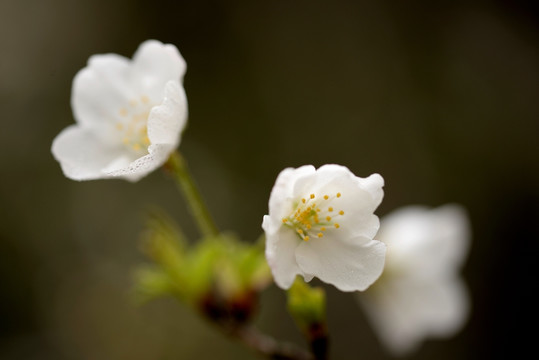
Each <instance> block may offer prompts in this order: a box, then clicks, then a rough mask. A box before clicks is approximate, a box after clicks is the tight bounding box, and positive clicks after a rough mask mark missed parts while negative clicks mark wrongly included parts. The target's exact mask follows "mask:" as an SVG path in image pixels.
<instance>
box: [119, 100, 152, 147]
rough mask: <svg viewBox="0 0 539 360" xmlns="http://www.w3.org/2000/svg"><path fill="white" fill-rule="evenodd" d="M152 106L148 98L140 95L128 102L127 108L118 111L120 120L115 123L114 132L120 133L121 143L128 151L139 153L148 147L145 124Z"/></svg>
mask: <svg viewBox="0 0 539 360" xmlns="http://www.w3.org/2000/svg"><path fill="white" fill-rule="evenodd" d="M153 106H154V105H153V104H152V103H151V102H150V98H149V97H148V96H146V95H142V96H141V97H140V98H138V99H131V100H129V103H128V106H125V107H122V108H121V109H120V110H119V115H120V119H119V120H118V121H117V122H116V130H118V132H120V136H121V139H122V143H123V144H124V145H125V146H126V147H127V148H128V149H130V150H133V151H135V152H141V151H145V150H146V149H147V148H148V145H150V139H149V138H148V128H147V123H148V117H149V116H150V110H151V109H152V107H153Z"/></svg>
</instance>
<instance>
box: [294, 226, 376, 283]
mask: <svg viewBox="0 0 539 360" xmlns="http://www.w3.org/2000/svg"><path fill="white" fill-rule="evenodd" d="M355 240H356V242H351V241H340V240H339V238H337V237H333V238H332V239H328V238H325V237H324V238H314V239H310V240H309V241H305V242H302V243H301V244H300V245H299V246H298V247H297V249H296V253H295V255H296V261H297V263H298V265H299V267H300V269H301V270H302V271H303V272H304V273H306V274H309V275H314V276H316V277H318V278H319V279H320V280H322V281H324V282H327V283H330V284H333V285H335V287H337V288H338V289H339V290H341V291H357V290H359V291H363V290H365V289H366V288H368V287H369V286H370V285H371V284H372V283H373V282H374V281H375V280H376V279H377V278H378V277H379V276H380V274H381V273H382V270H383V267H384V259H385V251H386V247H385V245H384V244H383V243H381V242H379V241H376V240H370V239H368V238H357V239H355Z"/></svg>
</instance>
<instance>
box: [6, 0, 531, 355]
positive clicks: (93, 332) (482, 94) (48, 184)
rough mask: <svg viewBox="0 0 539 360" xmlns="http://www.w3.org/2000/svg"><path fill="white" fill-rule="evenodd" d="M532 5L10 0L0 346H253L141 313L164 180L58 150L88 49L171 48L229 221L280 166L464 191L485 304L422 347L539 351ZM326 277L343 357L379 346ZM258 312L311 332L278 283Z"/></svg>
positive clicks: (254, 227) (389, 198)
mask: <svg viewBox="0 0 539 360" xmlns="http://www.w3.org/2000/svg"><path fill="white" fill-rule="evenodd" d="M538 19H539V12H538V9H537V6H536V5H532V3H527V2H525V1H515V2H512V1H503V0H498V1H491V2H488V1H458V0H457V1H438V2H436V1H388V0H384V1H372V0H371V1H352V0H349V1H347V0H336V1H319V0H311V1H307V0H301V1H296V0H272V1H249V0H244V1H217V0H215V1H212V0H202V1H161V2H145V1H127V0H84V1H69V0H42V1H39V0H22V1H15V0H4V1H2V2H0V49H1V56H0V109H1V112H0V113H1V116H2V130H1V131H0V144H1V146H2V151H1V152H0V165H1V169H2V174H1V186H0V195H1V204H2V207H1V210H0V211H1V213H0V219H1V220H0V359H5V360H15V359H17V360H19V359H20V360H27V359H32V360H33V359H36V360H37V359H39V360H44V359H45V360H48V359H54V360H57V359H58V360H70V359H77V360H78V359H81V360H117V359H130V360H146V359H152V360H153V359H163V360H168V359H171V360H172V359H175V360H177V359H252V358H254V355H253V354H252V353H251V352H249V351H248V350H246V349H244V348H243V347H242V346H241V345H239V344H237V343H234V342H230V341H228V340H227V339H226V338H224V337H222V336H221V335H220V334H219V333H217V332H216V331H215V330H214V329H213V328H212V327H211V326H210V325H208V324H206V323H205V322H203V321H201V320H200V319H199V318H198V317H197V316H195V315H194V314H191V313H190V312H188V311H187V310H186V309H185V308H184V307H183V306H181V305H178V304H177V303H175V302H174V301H173V300H167V299H165V300H160V301H155V302H153V303H150V304H148V305H146V306H144V307H136V306H135V305H134V304H133V301H132V299H131V298H130V293H129V291H130V289H131V285H132V283H131V274H132V270H133V269H134V268H135V267H136V266H137V264H140V263H141V262H143V261H145V259H144V257H143V256H142V255H141V252H140V250H139V234H140V232H141V230H142V228H143V219H144V213H145V211H146V210H147V209H148V207H149V206H160V207H162V208H164V209H166V210H167V211H168V212H169V213H170V214H171V215H172V216H174V217H175V218H176V219H178V221H179V222H180V223H181V224H182V225H183V226H184V228H185V230H186V232H187V233H188V234H189V235H190V236H191V237H195V236H196V234H197V233H196V229H195V228H194V227H193V226H192V224H191V219H190V218H189V214H188V213H187V210H186V208H185V206H184V203H183V202H182V199H181V198H180V196H179V194H178V193H177V191H176V189H175V186H174V184H173V183H172V182H171V181H170V180H169V179H167V178H166V177H165V176H164V175H163V173H161V172H155V173H153V174H151V175H150V176H148V177H147V178H144V179H143V180H141V181H140V182H138V183H136V184H131V183H128V182H124V181H119V180H118V181H116V180H114V181H93V182H84V183H78V182H74V181H71V180H68V179H66V178H65V177H64V176H63V175H62V173H61V170H60V167H59V165H58V164H57V163H56V162H55V160H54V159H53V157H52V155H51V153H50V145H51V142H52V139H53V138H54V136H55V135H56V134H57V133H58V132H59V131H60V130H62V129H63V128H64V127H66V126H68V125H70V124H72V123H73V117H72V113H71V109H70V88H71V81H72V78H73V76H74V75H75V73H76V72H77V71H78V70H79V69H81V68H82V67H84V65H85V63H86V60H87V58H88V57H89V56H90V55H92V54H95V53H106V52H115V53H119V54H122V55H125V56H129V57H130V56H131V55H132V54H133V52H134V51H135V50H136V48H137V46H138V45H139V43H140V42H142V41H144V40H146V39H148V38H155V39H159V40H161V41H163V42H169V43H173V44H175V45H176V46H178V48H179V49H180V51H181V53H182V55H183V56H184V57H185V59H186V61H187V63H188V71H187V75H186V77H185V88H186V91H187V96H188V99H189V111H190V118H189V126H188V128H187V130H186V131H185V132H184V135H183V140H182V144H181V151H182V152H183V154H184V155H185V157H186V158H187V159H188V161H189V163H190V166H191V168H192V170H193V173H194V175H195V177H196V179H197V181H198V182H199V185H200V187H201V190H202V192H203V194H204V197H205V198H206V199H207V202H208V205H209V207H210V209H211V211H212V212H213V214H214V216H215V218H216V221H217V223H218V224H219V226H220V227H221V228H222V229H231V230H234V231H236V232H237V233H239V234H240V235H241V236H242V237H243V238H244V239H245V240H247V241H253V240H254V239H256V238H257V237H258V236H259V235H260V233H261V228H260V224H261V221H262V216H263V215H264V214H265V213H266V212H267V200H268V197H269V193H270V190H271V187H272V185H273V182H274V180H275V177H276V176H277V174H278V173H279V172H280V171H281V170H282V169H283V168H285V167H289V166H293V167H296V166H300V165H303V164H314V165H315V166H320V165H322V164H325V163H338V164H342V165H346V166H348V167H349V168H350V169H351V170H352V171H353V172H354V173H355V174H357V175H358V176H367V175H369V174H371V173H373V172H378V173H380V174H382V175H383V176H384V178H385V181H386V186H385V199H384V201H383V203H382V205H381V206H380V208H379V210H378V212H377V213H378V215H380V216H383V215H384V214H386V213H388V212H390V211H391V210H393V209H396V208H397V207H400V206H405V205H410V204H424V205H429V206H438V205H442V204H445V203H448V202H457V203H461V204H463V205H464V206H465V207H466V208H467V209H468V210H469V213H470V218H471V221H472V226H473V245H472V249H471V253H470V256H469V258H468V261H467V263H466V266H465V268H464V269H463V276H464V279H465V281H466V283H467V284H468V286H469V288H470V291H471V296H472V301H473V312H472V315H471V317H470V320H469V322H468V324H467V326H466V327H465V328H464V329H463V331H462V332H460V333H459V334H458V335H457V336H455V337H453V338H451V339H449V340H443V341H428V342H426V343H425V344H424V346H423V347H422V348H421V350H420V351H419V352H417V353H415V354H413V355H412V356H410V357H409V358H410V359H434V358H435V359H479V358H486V359H490V358H493V357H495V356H510V357H513V356H515V354H516V352H517V351H535V346H534V343H533V341H534V340H535V339H534V337H533V333H532V332H528V331H527V330H525V329H524V327H523V326H524V324H526V323H527V322H528V321H529V320H527V319H528V318H529V317H530V316H531V315H532V314H533V313H535V312H536V310H535V308H536V307H535V303H534V301H533V298H532V297H531V294H532V293H533V292H534V291H536V290H537V280H536V279H537V277H536V270H535V267H534V265H533V263H534V262H535V261H536V257H537V256H536V254H537V252H538V246H537V240H538V238H539V236H538V233H539V230H538V224H539V201H538V199H539V187H538V180H539V171H538V170H539V169H538V149H539V147H538V144H537V135H538V134H539V131H538V130H539V122H538V120H539V116H538V115H539V106H538V100H539V99H538V94H539V91H538V90H539V66H538V64H539V51H538V45H539V37H538V27H539V26H538ZM327 290H328V296H329V298H328V314H329V326H330V329H331V331H332V335H333V339H332V357H333V359H389V356H388V355H387V354H386V353H385V352H384V350H383V348H382V347H381V345H380V344H379V343H378V340H377V339H376V337H375V334H374V333H373V332H372V330H371V329H370V328H369V326H368V323H367V322H366V318H365V316H364V314H362V312H361V309H360V308H359V307H358V306H357V305H356V303H355V301H354V299H353V297H352V296H350V294H343V293H339V292H338V291H336V290H335V289H334V288H333V287H327ZM262 305H263V309H262V311H261V313H260V314H259V317H258V321H257V323H258V325H259V326H260V327H261V328H262V329H263V330H264V331H267V332H268V333H270V334H272V335H274V336H276V337H278V338H281V339H288V340H290V341H293V342H296V343H298V344H300V345H303V340H302V338H301V336H300V335H299V334H298V332H297V330H296V329H295V327H294V324H293V322H292V320H291V318H290V317H289V316H288V314H287V313H286V312H285V298H284V294H283V292H282V291H280V290H278V289H277V288H276V287H274V286H273V287H271V288H270V289H268V290H267V291H266V292H265V293H264V296H263V298H262Z"/></svg>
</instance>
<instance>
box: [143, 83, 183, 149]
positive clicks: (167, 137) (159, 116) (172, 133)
mask: <svg viewBox="0 0 539 360" xmlns="http://www.w3.org/2000/svg"><path fill="white" fill-rule="evenodd" d="M186 120H187V99H186V97H185V91H184V89H183V87H182V86H181V85H180V83H179V82H178V81H175V80H172V81H169V82H167V84H166V86H165V99H164V100H163V103H162V104H161V105H159V106H154V107H153V108H152V110H151V112H150V116H149V119H148V137H149V139H150V142H151V143H152V144H170V145H171V146H172V147H174V148H175V147H177V146H178V144H179V142H180V133H181V132H182V130H183V128H184V127H185V124H186Z"/></svg>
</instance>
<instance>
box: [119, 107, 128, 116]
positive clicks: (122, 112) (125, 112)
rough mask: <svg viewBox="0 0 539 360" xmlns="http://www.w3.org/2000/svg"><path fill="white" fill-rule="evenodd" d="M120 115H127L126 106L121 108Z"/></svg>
mask: <svg viewBox="0 0 539 360" xmlns="http://www.w3.org/2000/svg"><path fill="white" fill-rule="evenodd" d="M120 116H127V109H126V108H121V109H120Z"/></svg>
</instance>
